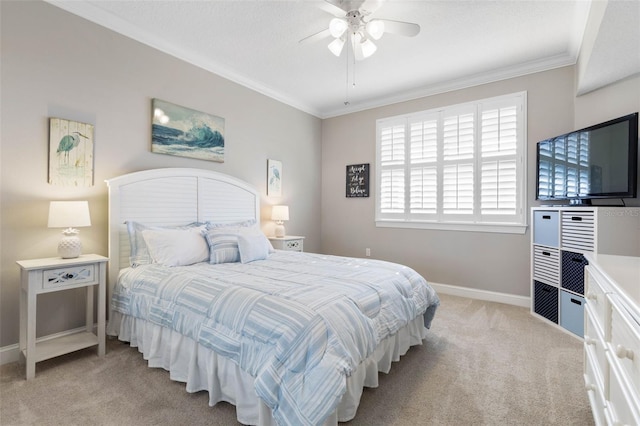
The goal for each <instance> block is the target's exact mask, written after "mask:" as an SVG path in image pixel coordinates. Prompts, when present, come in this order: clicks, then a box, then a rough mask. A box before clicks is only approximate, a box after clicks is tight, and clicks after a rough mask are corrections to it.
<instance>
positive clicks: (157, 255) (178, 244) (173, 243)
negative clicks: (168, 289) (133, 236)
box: [142, 227, 209, 266]
mask: <svg viewBox="0 0 640 426" xmlns="http://www.w3.org/2000/svg"><path fill="white" fill-rule="evenodd" d="M203 229H204V227H197V228H190V229H165V230H158V229H145V230H143V231H142V237H143V238H144V241H145V243H146V244H147V248H148V250H149V254H150V255H151V258H152V259H153V262H154V263H159V264H162V265H165V266H186V265H192V264H194V263H198V262H204V261H206V260H207V259H209V247H208V246H207V242H206V241H205V239H204V236H203V235H202V230H203Z"/></svg>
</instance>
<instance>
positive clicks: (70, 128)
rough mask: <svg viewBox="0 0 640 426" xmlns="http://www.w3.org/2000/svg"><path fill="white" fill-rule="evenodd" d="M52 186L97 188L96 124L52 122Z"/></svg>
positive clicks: (50, 152)
mask: <svg viewBox="0 0 640 426" xmlns="http://www.w3.org/2000/svg"><path fill="white" fill-rule="evenodd" d="M49 183H50V184H52V185H59V186H83V187H84V186H93V124H87V123H79V122H77V121H71V120H64V119H62V118H50V119H49Z"/></svg>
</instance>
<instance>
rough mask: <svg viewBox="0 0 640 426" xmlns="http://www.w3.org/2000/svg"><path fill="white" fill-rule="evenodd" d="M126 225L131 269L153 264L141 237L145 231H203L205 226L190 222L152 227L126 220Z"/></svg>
mask: <svg viewBox="0 0 640 426" xmlns="http://www.w3.org/2000/svg"><path fill="white" fill-rule="evenodd" d="M125 223H126V224H127V232H128V234H129V244H130V246H131V252H130V254H129V263H130V265H131V266H132V267H134V268H135V267H136V266H138V265H148V264H149V263H153V259H151V255H150V254H149V250H148V249H147V244H146V243H145V241H144V237H143V236H142V231H144V230H145V229H153V230H168V229H190V228H198V229H203V226H204V225H205V224H202V223H198V222H192V223H189V224H186V225H179V226H154V225H146V224H143V223H140V222H136V221H131V220H128V221H126V222H125Z"/></svg>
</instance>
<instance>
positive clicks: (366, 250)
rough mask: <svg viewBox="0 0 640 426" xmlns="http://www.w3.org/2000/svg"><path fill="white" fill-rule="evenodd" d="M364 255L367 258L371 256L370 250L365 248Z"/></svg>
mask: <svg viewBox="0 0 640 426" xmlns="http://www.w3.org/2000/svg"><path fill="white" fill-rule="evenodd" d="M364 252H365V254H366V255H367V257H369V256H371V249H370V248H369V247H367V248H366V249H364Z"/></svg>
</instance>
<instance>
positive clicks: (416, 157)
mask: <svg viewBox="0 0 640 426" xmlns="http://www.w3.org/2000/svg"><path fill="white" fill-rule="evenodd" d="M525 108H526V93H525V92H521V93H516V94H512V95H506V96H501V97H497V98H491V99H484V100H482V101H477V102H473V103H468V104H462V105H456V106H452V107H447V108H439V109H435V110H429V111H422V112H419V113H414V114H408V115H404V116H399V117H391V118H385V119H380V120H378V121H377V123H376V135H377V149H376V166H377V167H376V182H377V185H376V197H377V198H376V224H377V225H378V226H395V227H410V228H439V229H459V230H474V231H490V232H514V233H515V232H518V233H524V231H525V225H526V215H525V212H524V208H525V203H526V173H525V170H526V167H525V166H526V161H525V155H526V136H525V134H526V131H525V130H526V110H525Z"/></svg>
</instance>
